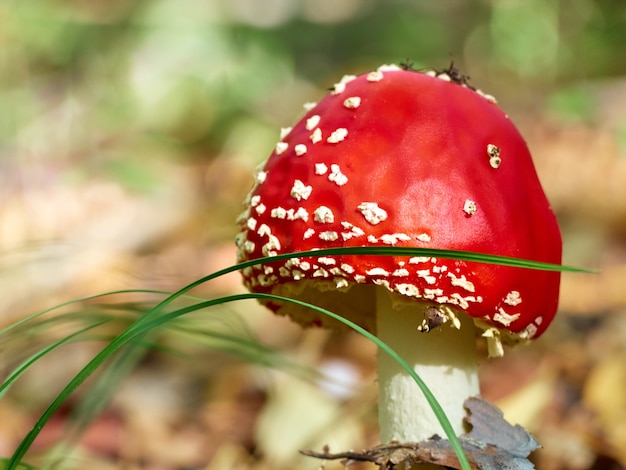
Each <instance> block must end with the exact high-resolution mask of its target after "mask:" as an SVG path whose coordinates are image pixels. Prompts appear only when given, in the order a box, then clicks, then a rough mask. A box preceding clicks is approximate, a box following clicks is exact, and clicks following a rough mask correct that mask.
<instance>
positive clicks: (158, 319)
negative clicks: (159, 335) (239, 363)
mask: <svg viewBox="0 0 626 470" xmlns="http://www.w3.org/2000/svg"><path fill="white" fill-rule="evenodd" d="M349 254H352V255H376V256H429V257H439V258H449V259H458V260H464V261H471V262H479V263H489V264H498V265H503V266H511V267H519V268H526V269H538V270H550V271H564V272H580V273H589V272H593V271H591V270H588V269H583V268H576V267H571V266H563V265H557V264H550V263H542V262H537V261H531V260H523V259H519V258H511V257H506V256H497V255H488V254H483V253H471V252H464V251H456V250H439V249H426V248H402V247H350V248H328V249H320V250H315V251H303V252H295V253H285V254H280V255H277V256H272V257H267V258H259V259H256V260H251V261H246V262H243V263H239V264H236V265H232V266H229V267H227V268H224V269H221V270H219V271H216V272H214V273H211V274H209V275H207V276H204V277H202V278H200V279H198V280H196V281H194V282H192V283H190V284H188V285H187V286H185V287H183V288H181V289H179V290H178V291H177V292H175V293H173V294H171V295H169V296H168V297H167V298H165V299H164V300H163V301H161V302H160V303H159V304H157V305H156V306H155V307H154V308H152V309H151V310H149V311H148V312H147V313H146V314H145V315H144V316H142V317H140V318H139V319H138V320H137V321H135V322H134V323H133V324H132V325H130V326H129V327H128V328H127V329H126V330H124V331H123V332H122V333H120V334H119V335H118V336H117V337H115V338H114V339H113V340H112V341H111V343H110V344H108V345H107V346H106V347H105V348H103V349H102V351H100V352H99V353H98V354H97V355H96V356H95V357H94V358H93V359H92V360H91V361H90V362H89V363H88V364H87V365H86V366H85V367H84V368H83V369H82V370H81V371H80V372H79V373H78V374H77V375H76V376H75V377H74V378H73V379H72V380H71V381H70V383H69V384H68V385H67V386H66V387H65V388H64V389H63V390H62V391H61V393H60V394H59V395H58V396H57V397H56V398H55V400H54V401H53V402H52V403H51V404H50V406H49V407H48V408H47V409H46V410H45V411H44V413H43V414H42V415H41V416H40V418H39V419H38V420H37V422H36V423H35V425H34V427H33V429H31V431H30V432H29V433H28V434H27V435H26V437H25V438H24V439H23V440H22V442H21V443H20V445H19V446H18V448H17V449H16V451H15V453H14V454H13V456H12V457H11V459H10V461H9V463H8V465H9V467H7V470H14V469H16V468H17V467H16V465H18V463H19V462H20V461H21V459H22V458H23V457H24V455H25V453H26V452H27V450H28V449H29V448H30V446H31V445H32V442H33V441H34V439H35V438H36V436H37V435H38V434H39V432H40V431H41V429H42V427H43V426H44V425H45V423H47V422H48V420H49V419H50V417H51V416H52V415H53V414H54V412H55V411H56V410H57V409H58V408H59V407H60V406H61V404H62V403H63V402H64V401H65V400H66V399H67V398H68V397H69V395H70V394H71V393H72V392H73V391H74V390H75V389H76V388H77V387H78V386H80V385H81V384H82V383H83V382H84V381H85V380H86V379H87V378H88V377H89V376H90V375H91V374H92V373H93V372H94V371H95V370H96V369H97V368H99V367H100V366H101V365H102V364H103V363H104V362H105V361H106V360H107V359H109V357H110V356H111V355H112V354H114V353H115V352H116V351H118V350H119V349H120V348H121V347H123V346H125V345H126V344H128V343H129V342H131V341H133V340H135V339H137V338H138V337H140V336H141V335H142V334H144V333H146V332H147V331H149V330H151V329H152V328H156V327H158V326H160V325H162V324H163V323H165V322H167V321H170V320H171V319H173V318H176V317H179V316H181V315H184V314H186V313H189V312H192V311H195V310H199V309H202V308H207V307H211V306H214V305H219V304H223V303H226V302H233V301H237V300H244V299H252V298H257V299H259V298H264V297H265V298H268V299H269V298H274V299H275V300H282V301H284V302H291V303H296V304H299V305H302V306H304V307H308V308H313V309H315V310H317V311H318V312H319V313H322V314H325V315H328V316H330V317H332V318H335V319H337V320H339V321H341V322H342V323H344V324H346V325H347V326H349V327H351V328H353V329H355V331H357V332H359V333H360V334H362V335H364V336H365V337H366V338H368V339H370V340H371V341H374V342H375V343H376V344H377V345H378V346H379V347H380V348H381V349H382V350H383V351H385V352H386V353H387V354H391V356H392V357H393V358H394V360H397V361H398V363H399V364H400V365H401V366H402V367H403V368H405V369H406V370H407V373H409V374H410V375H411V377H412V378H413V379H414V380H415V381H416V383H417V384H418V386H419V387H420V389H421V390H422V392H423V393H424V394H425V397H426V399H427V400H428V402H429V404H431V406H432V408H433V411H434V412H435V414H436V415H437V417H438V419H440V422H441V425H442V427H443V429H444V431H445V432H446V435H447V436H448V438H449V440H450V443H451V445H452V447H453V449H454V451H455V452H456V453H457V456H458V458H459V461H460V462H461V465H462V468H463V469H464V470H466V469H467V470H469V468H470V467H469V463H468V462H467V459H466V458H465V454H464V453H463V450H462V448H461V447H460V443H459V441H458V439H457V438H456V436H455V435H454V433H453V432H452V428H451V426H450V424H449V422H447V418H446V417H445V414H443V411H442V409H441V407H440V406H439V405H438V403H437V402H436V399H435V397H434V396H433V395H432V393H430V391H429V390H428V388H427V387H426V385H425V384H424V383H423V382H422V381H421V380H420V378H419V377H418V376H417V374H415V372H414V371H413V370H412V369H411V368H410V367H409V366H408V364H406V363H405V362H404V361H403V360H402V358H400V357H399V356H398V355H397V354H395V353H394V352H393V350H392V349H391V348H389V347H388V346H387V345H385V344H384V343H382V342H380V340H378V339H377V338H376V337H375V336H374V335H371V334H370V333H368V332H367V331H365V330H363V329H362V328H361V327H359V326H358V325H356V324H354V323H352V322H349V321H348V320H346V319H344V318H343V317H340V316H339V315H337V314H335V313H333V312H330V311H327V310H324V309H321V308H319V307H316V306H314V305H311V304H307V303H305V302H301V301H298V300H295V299H289V298H284V297H276V296H271V295H270V294H239V295H233V296H227V297H221V298H219V299H213V300H208V301H205V302H200V303H198V304H195V305H192V306H189V307H185V308H181V309H178V310H176V311H174V312H172V313H169V314H161V312H162V311H163V309H164V308H165V307H166V306H167V305H169V304H171V303H172V302H174V300H176V299H177V298H180V297H182V296H184V295H185V294H186V293H187V292H189V291H190V290H192V289H193V288H195V287H197V286H199V285H201V284H204V283H205V282H209V281H211V280H213V279H216V278H218V277H220V276H223V275H225V274H229V273H231V272H234V271H237V270H240V269H243V268H246V267H248V266H254V265H259V264H264V263H271V262H275V261H279V260H284V259H290V258H297V257H319V256H329V255H330V256H332V255H349ZM118 292H124V291H118ZM131 292H140V290H131ZM150 292H155V291H150ZM100 295H104V294H99V295H96V296H90V297H86V298H83V299H88V298H95V297H98V296H100ZM77 301H79V300H77ZM73 302H75V301H70V302H68V303H66V304H69V303H73ZM66 304H62V305H66ZM45 312H46V311H44V312H40V314H43V313H45ZM38 315H39V314H38ZM31 319H32V318H31ZM25 321H27V320H25ZM20 323H23V322H20ZM18 324H19V323H18ZM13 326H17V325H13ZM10 328H12V327H10ZM7 330H8V329H5V330H3V331H0V334H1V333H3V332H6V331H7Z"/></svg>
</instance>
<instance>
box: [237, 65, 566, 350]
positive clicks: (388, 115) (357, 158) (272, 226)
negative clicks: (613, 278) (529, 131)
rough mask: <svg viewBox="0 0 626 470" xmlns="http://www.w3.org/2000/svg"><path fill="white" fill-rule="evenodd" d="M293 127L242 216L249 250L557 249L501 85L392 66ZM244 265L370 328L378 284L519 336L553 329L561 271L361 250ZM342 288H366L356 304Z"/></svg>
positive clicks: (257, 280)
mask: <svg viewBox="0 0 626 470" xmlns="http://www.w3.org/2000/svg"><path fill="white" fill-rule="evenodd" d="M283 133H284V134H285V135H283V136H282V139H281V141H280V142H279V143H278V144H277V145H276V149H275V150H274V152H273V153H272V154H271V155H270V157H269V159H268V160H267V162H266V163H265V165H264V166H263V168H262V170H260V171H259V172H258V174H257V178H256V185H255V187H254V188H253V190H252V192H251V194H250V196H249V198H248V200H247V203H246V204H247V208H246V211H245V212H244V214H242V216H241V217H240V222H241V233H240V235H239V237H238V246H239V252H238V259H239V261H244V260H250V259H256V258H260V257H263V256H271V255H272V254H276V253H288V252H295V251H303V250H311V249H315V248H330V247H348V246H350V247H354V246H390V245H395V246H403V247H425V248H441V249H454V250H466V251H473V252H479V253H488V254H496V255H506V256H513V257H518V258H524V259H530V260H536V261H543V262H549V263H560V262H561V246H562V244H561V235H560V231H559V227H558V225H557V221H556V218H555V216H554V214H553V212H552V210H551V208H550V206H549V203H548V201H547V199H546V197H545V194H544V192H543V190H542V188H541V185H540V183H539V180H538V178H537V174H536V172H535V168H534V165H533V162H532V159H531V156H530V153H529V151H528V148H527V146H526V143H525V142H524V140H523V138H522V137H521V135H520V134H519V132H518V131H517V129H516V128H515V126H514V125H513V124H512V123H511V121H510V120H509V119H508V117H507V116H506V115H505V114H504V113H503V112H502V111H501V110H500V108H499V107H498V106H497V105H496V103H495V100H494V99H493V98H492V97H491V96H489V95H485V94H483V93H481V92H480V91H478V90H474V89H472V88H470V87H468V86H466V85H464V84H462V83H455V82H454V81H451V80H450V77H449V76H448V75H446V74H439V75H436V74H435V73H430V74H424V73H418V72H414V71H407V70H401V69H399V68H397V67H395V66H383V67H381V68H379V69H378V70H376V71H374V72H371V73H369V74H365V75H361V76H358V77H353V76H348V77H344V78H343V79H342V80H341V82H339V83H338V84H336V85H335V86H334V88H333V91H331V93H330V94H329V95H328V96H326V97H325V98H324V99H323V100H322V101H320V102H319V104H317V105H315V106H314V107H312V109H310V110H309V111H308V113H307V114H306V115H305V116H304V117H303V118H302V119H301V120H300V121H299V122H298V123H297V124H296V125H295V126H294V127H293V128H292V129H285V130H284V132H283ZM243 276H244V283H245V284H246V286H247V287H248V288H249V289H250V290H252V291H257V292H274V293H282V294H285V293H289V294H291V295H293V294H295V293H297V294H298V295H300V296H303V297H304V298H305V299H308V300H311V301H313V303H317V304H320V302H329V303H330V307H331V308H335V311H337V310H339V312H338V313H341V314H345V315H346V316H347V317H348V318H352V319H353V320H356V321H357V322H358V323H360V324H361V325H363V326H364V327H366V328H368V329H370V330H372V329H373V328H374V327H373V319H369V318H368V317H367V311H368V310H370V306H371V303H370V301H371V297H368V296H367V294H365V292H366V291H365V290H364V289H363V288H362V285H366V284H377V285H382V286H385V287H386V288H388V289H389V290H391V291H393V292H397V293H399V294H401V295H403V296H405V297H406V298H407V299H409V298H412V299H421V300H425V301H428V302H431V303H432V304H433V305H437V304H442V305H448V306H452V307H454V308H456V309H457V310H462V311H464V312H466V313H467V314H468V315H470V316H472V317H474V318H475V319H477V321H476V323H477V324H478V325H479V326H481V327H482V328H483V329H486V330H487V331H489V330H490V329H491V328H496V329H498V330H499V331H503V330H507V331H509V332H511V333H512V334H511V335H507V338H508V340H509V342H515V341H517V340H520V339H528V338H532V337H537V336H539V335H541V334H542V333H543V332H544V330H545V329H546V328H547V326H548V325H549V323H550V322H551V320H552V318H553V317H554V314H555V312H556V308H557V301H558V291H559V281H560V273H559V272H549V271H536V270H527V269H521V268H512V267H505V266H497V265H490V264H482V263H474V262H465V261H456V260H449V259H442V258H437V259H435V258H424V257H413V258H408V257H401V256H396V257H383V256H353V255H350V256H332V257H320V258H306V259H305V258H298V259H291V260H288V261H280V262H275V263H271V264H269V265H264V266H255V267H254V268H248V269H245V270H243ZM303 281H309V282H304V283H303ZM311 286H315V288H313V289H312V288H311ZM316 289H321V290H325V291H326V292H324V294H323V295H320V294H319V290H317V291H316ZM337 289H341V290H344V291H345V290H349V291H350V292H353V293H354V292H356V295H355V296H353V299H354V300H355V302H354V304H352V305H350V307H349V308H348V307H346V306H345V304H346V302H345V301H343V300H342V298H341V297H340V296H338V295H337V294H335V292H334V291H336V290H337ZM344 295H345V294H344ZM368 299H369V300H368ZM269 306H270V308H273V309H275V310H278V309H280V306H279V305H269ZM326 306H329V305H326ZM290 308H291V307H290ZM355 312H356V313H355ZM290 314H291V315H292V317H296V315H298V316H299V317H298V318H296V319H297V320H298V321H300V322H301V323H304V324H309V323H310V324H322V323H325V320H324V319H322V318H318V317H317V316H316V315H315V314H314V313H312V312H308V311H304V310H302V311H300V312H298V313H297V314H296V313H290ZM419 320H420V319H417V321H419Z"/></svg>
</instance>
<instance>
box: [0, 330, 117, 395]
mask: <svg viewBox="0 0 626 470" xmlns="http://www.w3.org/2000/svg"><path fill="white" fill-rule="evenodd" d="M107 321H108V320H102V321H100V322H97V323H95V324H92V325H89V326H87V327H85V328H82V329H80V330H78V331H75V332H74V333H71V334H69V335H67V336H66V337H64V338H62V339H60V340H58V341H55V342H54V343H52V344H50V345H48V346H46V347H45V348H43V349H41V350H40V351H38V352H37V353H35V354H33V355H32V356H30V357H29V358H28V359H27V360H25V361H24V362H23V363H22V364H20V365H19V366H18V367H17V368H16V369H15V370H14V371H13V372H11V374H9V376H8V377H7V378H6V379H5V380H4V381H3V382H2V384H0V398H2V397H3V396H4V395H5V394H6V392H7V391H8V389H9V388H10V387H11V385H12V384H13V382H15V381H16V380H17V379H19V378H20V377H21V376H22V374H24V372H26V371H27V370H28V369H29V368H30V367H31V366H32V365H33V364H34V363H35V362H37V361H39V360H40V359H41V358H43V357H44V356H46V355H47V354H48V353H50V352H52V351H54V350H55V349H57V348H58V347H60V346H62V345H64V344H65V343H68V342H70V341H71V340H72V339H74V338H76V337H77V336H79V335H81V334H83V333H85V332H87V331H89V330H92V329H94V328H97V327H98V326H100V325H103V324H105V323H107Z"/></svg>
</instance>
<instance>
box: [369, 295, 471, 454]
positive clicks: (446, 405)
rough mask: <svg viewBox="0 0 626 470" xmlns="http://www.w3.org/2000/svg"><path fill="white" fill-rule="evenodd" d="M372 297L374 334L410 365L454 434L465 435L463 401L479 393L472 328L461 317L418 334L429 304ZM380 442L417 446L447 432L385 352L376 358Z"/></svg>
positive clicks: (464, 317) (415, 385) (468, 321)
mask: <svg viewBox="0 0 626 470" xmlns="http://www.w3.org/2000/svg"><path fill="white" fill-rule="evenodd" d="M394 296H395V294H391V293H389V292H388V291H385V290H383V289H377V293H376V318H377V336H378V337H379V338H380V339H381V340H382V341H384V342H385V343H387V344H388V345H389V346H391V348H392V349H393V350H395V351H396V352H397V353H398V354H400V356H401V357H402V358H403V359H404V360H406V361H407V362H408V363H409V365H411V366H412V367H413V369H414V370H415V372H417V374H418V375H419V376H420V377H421V378H422V380H424V382H425V383H426V385H427V386H428V388H429V389H430V390H431V392H433V394H434V395H435V397H436V398H437V401H439V403H440V404H441V406H442V408H443V410H444V411H445V413H446V415H447V416H448V419H449V420H450V423H451V424H452V427H453V428H454V430H455V432H456V434H457V436H458V435H460V434H463V433H464V432H465V429H464V426H463V418H464V417H465V415H466V412H465V409H464V408H463V402H464V401H465V399H466V398H468V397H471V396H476V395H478V394H479V384H478V364H477V359H476V338H475V327H474V324H473V321H472V319H471V318H469V317H467V316H466V315H459V320H461V328H460V329H456V328H454V327H452V326H451V324H450V322H447V323H445V324H444V325H442V326H440V327H439V328H436V329H434V330H432V331H430V332H428V333H422V332H420V331H418V330H417V327H418V326H419V325H420V323H421V321H422V320H423V318H424V311H425V309H426V307H427V306H428V304H425V303H423V302H407V301H406V300H404V301H403V300H402V299H401V298H398V297H395V299H396V300H397V301H396V302H394V300H393V297H394ZM378 383H379V393H380V396H379V405H378V406H379V412H378V414H379V424H380V434H381V441H382V442H383V443H388V442H390V441H392V440H397V441H400V442H419V441H422V440H425V439H428V438H429V437H431V436H432V435H433V434H438V435H439V436H441V437H444V438H445V433H444V432H443V429H442V428H441V425H440V424H439V422H438V421H437V418H436V417H435V414H434V413H433V411H432V410H431V408H430V406H429V405H428V403H427V401H426V399H425V398H424V396H423V394H422V392H421V390H420V389H419V388H418V386H417V384H416V383H415V382H414V381H413V379H412V378H411V377H410V376H409V375H408V374H407V373H406V372H405V371H404V369H402V368H401V367H400V366H399V365H398V364H397V363H396V362H395V361H394V360H393V359H391V358H390V357H389V356H388V355H387V354H386V353H385V352H383V351H380V352H379V354H378Z"/></svg>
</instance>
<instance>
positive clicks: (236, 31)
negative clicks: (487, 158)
mask: <svg viewBox="0 0 626 470" xmlns="http://www.w3.org/2000/svg"><path fill="white" fill-rule="evenodd" d="M625 24H626V4H624V2H623V1H621V0H614V1H607V0H605V1H592V0H568V1H566V2H565V1H558V0H529V1H526V0H501V1H496V0H494V1H487V0H472V1H461V0H445V1H438V2H432V1H425V0H424V1H411V0H392V1H388V2H376V1H374V0H341V1H336V0H271V1H263V2H260V1H258V0H208V1H207V0H152V1H147V0H143V1H142V0H107V1H105V0H87V1H78V0H65V1H63V0H57V1H53V0H7V1H4V2H2V5H0V51H2V52H0V102H1V103H2V107H1V109H0V155H1V156H2V160H3V162H4V163H3V165H6V162H7V161H11V160H14V161H15V159H37V160H39V159H45V160H47V161H53V162H63V161H76V160H78V161H80V162H83V163H85V171H101V170H102V169H103V167H102V165H104V163H103V161H106V160H116V159H124V160H125V159H126V158H127V154H128V153H132V154H133V155H140V156H143V158H145V159H149V158H152V154H153V153H156V154H162V153H165V154H167V155H169V156H181V157H184V158H196V157H201V158H210V157H211V156H214V155H216V154H218V153H219V152H221V151H223V150H224V149H228V150H230V151H232V152H237V151H238V150H239V149H240V146H243V147H244V148H245V146H246V142H242V140H245V139H246V138H249V139H251V140H253V141H255V142H258V143H259V144H258V145H259V146H260V148H259V149H258V150H256V155H257V157H258V156H259V155H264V153H265V150H266V149H267V148H269V143H270V141H271V140H272V137H270V135H269V134H270V133H271V132H272V129H274V128H276V127H277V125H280V124H283V125H284V123H285V122H288V121H289V120H290V119H292V118H293V113H294V109H297V107H296V103H298V101H299V100H301V99H302V98H305V97H306V96H311V94H314V93H315V92H314V90H317V89H319V88H324V87H326V86H327V85H328V84H329V83H332V82H333V80H334V77H336V76H337V75H338V74H339V73H341V72H344V71H361V70H365V69H368V68H372V67H374V66H376V65H378V64H379V63H381V62H391V61H394V62H398V61H401V60H403V59H405V58H409V59H411V60H412V61H414V62H415V63H416V64H417V66H418V67H424V66H435V67H445V66H447V64H448V62H449V61H450V60H451V59H454V60H455V63H457V64H458V65H460V66H461V67H462V69H463V70H466V71H467V72H468V73H469V74H470V75H472V76H473V75H475V76H476V77H477V78H480V82H481V83H484V84H485V85H489V84H490V83H491V82H493V83H494V84H495V85H496V86H495V87H496V88H500V87H501V86H502V85H501V84H500V85H499V84H498V82H499V81H500V80H503V79H505V80H506V81H507V83H509V84H510V86H511V87H512V88H514V87H515V86H528V85H520V83H521V82H522V81H524V82H525V83H532V84H533V86H538V87H544V88H545V89H547V90H554V89H557V88H558V87H559V86H560V85H561V84H562V83H567V82H575V81H579V80H584V79H587V78H590V77H594V76H605V77H606V76H617V75H621V74H624V73H625V72H626V61H624V60H616V58H618V57H620V56H621V53H622V48H623V44H624V41H625V40H626V32H625V28H624V25H625ZM498 77H500V78H498ZM243 134H245V135H243ZM232 136H236V140H235V141H233V140H232V139H230V137H232ZM155 147H159V149H160V151H156V150H155ZM163 149H167V150H163ZM113 167H115V168H117V169H119V165H118V164H113ZM135 173H136V172H133V171H130V172H129V171H124V172H121V173H120V172H118V173H117V174H118V175H122V176H121V177H122V179H128V178H129V177H132V176H133V175H135ZM135 176H138V175H135ZM138 184H139V186H142V185H143V183H138Z"/></svg>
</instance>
